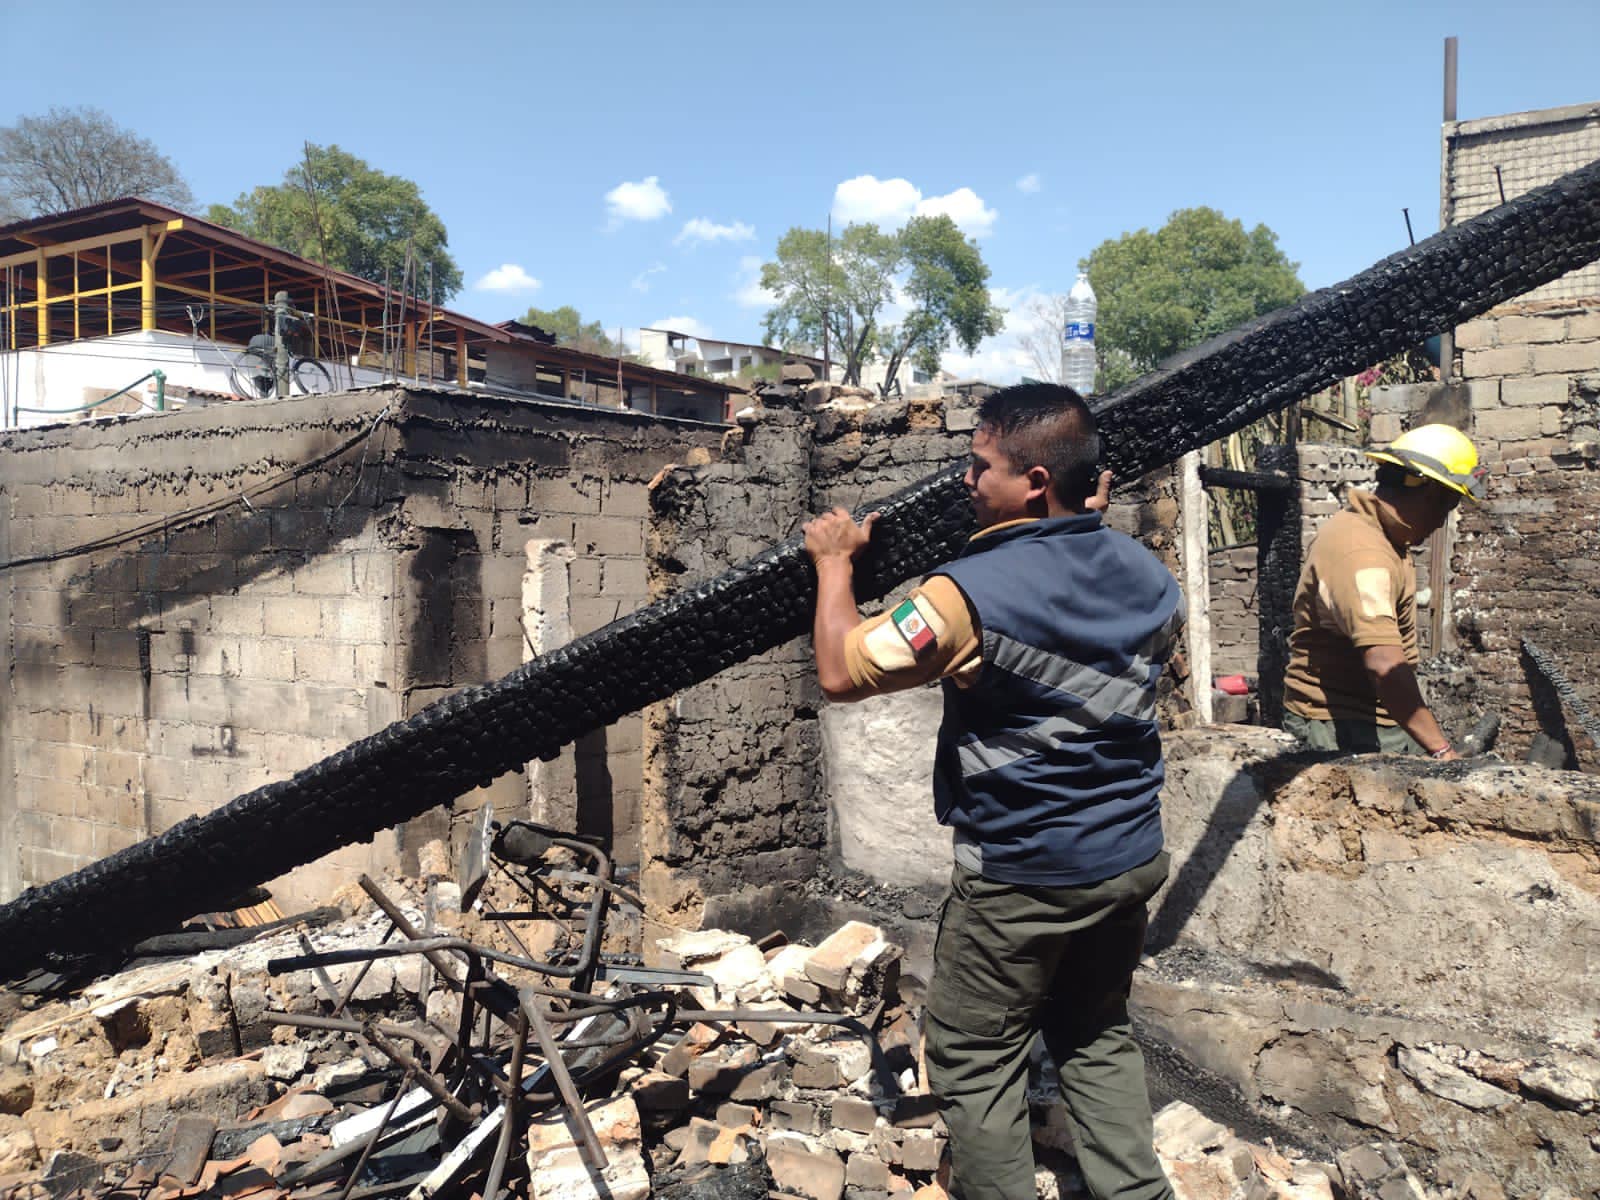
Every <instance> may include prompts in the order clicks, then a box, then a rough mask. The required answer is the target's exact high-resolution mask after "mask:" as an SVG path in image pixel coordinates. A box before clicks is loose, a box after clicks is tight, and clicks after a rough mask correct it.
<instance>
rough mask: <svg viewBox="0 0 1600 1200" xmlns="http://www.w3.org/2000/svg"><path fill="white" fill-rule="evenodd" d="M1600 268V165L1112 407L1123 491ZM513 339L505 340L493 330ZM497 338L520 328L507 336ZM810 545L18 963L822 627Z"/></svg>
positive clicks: (116, 865) (440, 706)
mask: <svg viewBox="0 0 1600 1200" xmlns="http://www.w3.org/2000/svg"><path fill="white" fill-rule="evenodd" d="M1596 258H1600V161H1597V162H1595V163H1593V164H1591V165H1589V166H1587V167H1584V168H1582V169H1580V170H1578V171H1574V172H1572V173H1571V174H1569V175H1566V176H1563V177H1562V178H1561V179H1559V180H1557V181H1555V182H1554V183H1552V184H1549V185H1547V186H1545V187H1542V188H1539V189H1537V190H1535V191H1531V192H1528V193H1526V194H1525V195H1523V196H1520V197H1518V198H1517V199H1515V200H1513V201H1511V202H1510V203H1509V204H1505V205H1502V206H1501V207H1500V208H1497V209H1494V210H1492V211H1490V212H1488V213H1485V214H1483V215H1481V216H1479V217H1476V218H1474V219H1472V220H1471V221H1468V222H1465V223H1463V224H1461V225H1457V226H1454V227H1453V228H1450V229H1448V230H1445V231H1444V232H1442V233H1439V234H1436V235H1434V236H1433V237H1430V238H1428V239H1427V240H1426V241H1423V242H1421V243H1419V244H1417V245H1416V246H1414V247H1411V248H1410V249H1408V250H1405V251H1402V252H1401V253H1399V254H1396V255H1394V256H1392V257H1390V258H1387V259H1384V260H1383V261H1382V262H1380V263H1378V264H1377V265H1376V266H1373V267H1371V268H1369V269H1368V270H1366V271H1363V272H1362V273H1361V274H1359V275H1357V276H1355V277H1354V278H1353V279H1350V280H1348V281H1347V282H1345V283H1342V284H1339V285H1338V286H1336V287H1332V288H1327V289H1324V290H1322V291H1319V292H1315V293H1313V294H1311V295H1309V296H1307V297H1305V298H1304V299H1302V300H1301V301H1300V302H1298V303H1297V304H1295V305H1293V306H1291V307H1289V308H1286V309H1283V310H1281V311H1279V312H1276V313H1273V314H1271V315H1269V316H1267V317H1263V318H1261V319H1259V320H1256V321H1253V322H1251V323H1250V324H1248V325H1246V326H1244V327H1242V328H1240V329H1238V330H1236V331H1234V332H1233V333H1230V334H1227V335H1225V336H1223V337H1220V338H1216V339H1213V340H1212V341H1209V342H1207V343H1205V344H1203V345H1201V346H1198V347H1196V348H1194V349H1193V350H1189V351H1187V352H1185V353H1184V354H1182V355H1179V356H1178V357H1176V358H1174V359H1172V360H1170V361H1169V362H1167V363H1164V364H1162V366H1161V367H1159V368H1158V369H1157V370H1155V371H1153V372H1152V373H1151V374H1149V375H1147V376H1145V377H1144V378H1142V379H1140V380H1138V381H1137V382H1135V383H1133V384H1131V385H1129V386H1128V387H1126V388H1123V389H1122V390H1121V391H1119V392H1117V393H1115V394H1114V395H1112V396H1110V397H1108V398H1106V399H1105V400H1104V401H1103V402H1101V403H1099V404H1098V405H1097V406H1096V407H1097V410H1098V412H1099V414H1100V419H1101V424H1102V429H1103V431H1104V435H1105V441H1106V445H1107V461H1108V465H1109V466H1111V467H1112V468H1113V469H1114V470H1115V471H1116V472H1117V474H1118V475H1119V476H1120V477H1121V478H1124V479H1129V478H1133V477H1136V476H1138V475H1141V474H1143V473H1145V472H1146V471H1149V470H1152V469H1154V468H1156V467H1159V466H1161V465H1163V464H1165V463H1169V462H1171V461H1173V460H1174V459H1175V458H1177V457H1178V456H1179V455H1180V454H1183V453H1185V452H1186V451H1189V450H1193V449H1197V448H1199V447H1200V446H1203V445H1206V444H1208V443H1210V442H1212V441H1215V440H1216V439H1218V438H1220V437H1224V436H1226V435H1227V434H1229V433H1232V432H1234V431H1235V430H1238V429H1241V428H1243V427H1244V426H1245V425H1247V424H1249V423H1250V422H1251V421H1253V420H1255V419H1256V418H1258V417H1260V416H1262V415H1264V414H1266V413H1268V412H1271V411H1273V410H1275V409H1277V408H1281V407H1282V406H1284V405H1286V404H1289V403H1291V402H1294V401H1297V400H1299V399H1300V398H1301V397H1303V396H1305V395H1307V394H1309V393H1311V392H1313V391H1315V390H1316V389H1318V388H1320V387H1324V386H1326V385H1327V384H1329V383H1331V382H1333V381H1334V380H1336V379H1339V378H1341V377H1343V376H1344V375H1346V374H1350V373H1352V372H1354V371H1357V370H1359V369H1361V368H1363V367H1365V366H1368V365H1370V364H1371V363H1373V362H1376V361H1377V360H1379V359H1381V358H1383V357H1385V356H1387V355H1389V354H1393V353H1395V352H1397V351H1400V350H1404V349H1406V348H1408V347H1411V346H1415V345H1417V344H1418V343H1420V342H1421V341H1422V340H1423V339H1424V338H1426V337H1428V336H1429V335H1431V334H1434V333H1437V332H1440V331H1441V330H1443V329H1446V328H1449V327H1451V326H1453V325H1456V324H1458V323H1459V322H1461V321H1464V320H1466V319H1468V318H1470V317H1473V316H1475V315H1477V314H1479V313H1482V312H1485V311H1487V310H1488V309H1490V308H1493V307H1494V306H1495V305H1497V304H1500V303H1502V302H1504V301H1506V300H1510V299H1511V298H1513V297H1515V296H1519V295H1522V294H1523V293H1525V292H1528V291H1530V290H1532V289H1533V288H1536V287H1538V286H1540V285H1541V284H1544V283H1547V282H1549V281H1551V280H1553V279H1557V278H1559V277H1560V276H1562V275H1564V274H1566V273H1567V272H1569V271H1571V270H1574V269H1576V268H1578V267H1581V266H1583V265H1585V264H1587V263H1589V262H1592V261H1594V260H1595V259H1596ZM496 332H501V331H496ZM502 336H505V335H504V334H502ZM960 476H961V468H960V467H956V468H952V469H950V470H947V471H943V472H940V473H938V474H936V475H933V476H931V477H929V478H928V479H926V480H924V481H922V482H921V483H919V484H916V485H914V486H913V487H911V488H909V489H907V490H905V491H903V492H901V493H899V494H898V495H897V496H895V497H892V498H891V499H890V500H888V501H887V502H884V503H882V504H879V505H875V506H874V507H876V508H879V509H880V510H881V511H882V512H883V514H884V515H883V517H882V519H881V520H880V522H879V524H878V533H877V536H876V539H875V544H874V547H873V550H872V552H871V553H870V554H869V555H868V556H866V558H865V561H864V562H863V565H862V566H863V569H862V571H861V573H860V575H859V576H858V580H859V586H860V590H861V594H862V595H863V597H864V598H865V597H868V596H877V595H882V594H883V593H884V592H886V591H887V590H888V589H889V588H891V587H892V586H894V585H895V584H896V583H898V582H899V581H901V580H903V579H906V578H908V577H910V576H912V575H915V574H919V573H922V572H925V571H927V570H928V569H930V568H932V567H933V566H935V565H937V564H938V563H939V562H941V561H942V560H944V559H946V558H948V557H949V556H950V555H951V554H952V553H953V552H954V550H955V549H956V547H958V546H959V545H960V543H961V541H962V540H963V539H964V538H965V537H966V536H967V534H968V533H970V531H971V528H972V515H971V512H970V508H969V506H968V504H967V501H966V496H965V492H964V490H963V489H962V487H961V480H960ZM814 594H815V576H814V574H813V572H812V569H811V565H810V562H809V560H808V559H807V558H806V555H805V552H804V550H803V548H802V547H801V545H800V542H799V540H798V539H794V540H791V541H789V542H786V543H784V544H783V545H781V546H778V547H775V548H774V549H771V550H769V551H767V552H766V553H764V554H761V555H759V556H757V557H756V558H754V559H752V560H750V561H749V562H747V563H745V564H743V565H742V566H739V567H737V568H735V569H733V570H731V571H729V572H727V573H726V574H724V575H722V576H719V577H718V578H716V579H713V580H711V581H709V582H707V583H704V584H701V585H700V586H698V587H695V588H692V589H688V590H686V591H684V592H681V593H679V594H677V595H674V596H671V597H669V598H667V599H665V600H662V601H659V602H657V603H655V604H653V605H651V606H649V607H648V608H645V609H642V610H640V611H639V612H637V613H635V614H633V615H631V616H629V617H626V618H624V619H622V620H620V621H617V622H614V623H613V624H611V625H608V626H606V627H605V628H604V629H601V630H599V631H597V632H595V633H593V634H590V635H588V636H587V637H584V638H581V639H579V640H578V641H576V642H574V643H572V644H571V645H569V646H565V647H562V648H561V649H559V650H556V651H554V652H552V653H550V654H546V655H544V656H542V657H540V658H538V659H536V660H534V661H533V662H531V663H528V664H526V665H524V666H522V667H520V668H518V669H517V670H516V671H513V672H512V673H511V674H510V675H508V676H506V677H505V678H503V679H501V680H499V681H497V682H495V683H493V684H490V685H488V686H484V687H470V688H466V689H465V690H463V691H461V692H458V693H456V694H454V695H452V696H449V697H446V698H445V699H444V700H441V701H439V702H438V703H436V704H433V705H431V706H429V707H428V708H426V709H424V710H423V711H421V712H419V713H417V714H416V715H415V716H413V717H412V718H410V719H409V720H406V721H402V722H397V723H395V724H394V725H391V726H389V727H388V728H386V729H384V730H381V731H379V732H378V733H375V734H372V735H371V736H369V737H366V738H363V739H362V740H360V741H358V742H356V743H354V744H353V745H351V746H349V747H347V748H345V749H344V750H341V751H339V752H338V753H337V754H334V755H332V756H331V757H329V758H327V759H324V760H323V761H322V762H319V763H316V764H314V765H312V766H310V767H308V768H306V769H305V770H303V771H301V772H299V773H298V774H296V775H295V776H294V777H293V778H292V779H288V780H283V781H280V782H276V783H272V784H269V785H267V786H266V787H263V788H258V789H257V790H255V791H253V792H250V793H248V794H246V795H244V796H241V797H239V798H238V799H237V800H235V801H233V802H232V803H231V804H228V805H225V806H224V807H222V808H219V809H217V810H215V811H214V812H211V813H208V814H206V815H205V816H203V817H192V818H190V819H188V820H186V821H183V822H181V823H180V824H178V825H177V826H174V827H173V828H172V829H170V830H168V831H167V832H166V833H163V834H161V835H160V836H158V837H154V838H150V839H148V840H147V841H144V842H141V843H139V844H138V845H135V846H132V847H129V848H128V849H126V850H123V851H121V852H119V853H117V854H115V855H113V856H111V857H110V858H107V859H103V860H102V861H100V862H97V863H93V864H91V865H90V866H88V867H85V868H84V869H82V870H80V871H78V872H76V873H74V874H72V875H69V876H66V877H64V878H62V879H58V880H55V881H54V882H52V883H48V884H44V885H42V886H39V887H36V888H32V889H30V890H28V891H27V892H25V893H23V894H22V895H21V896H20V897H18V898H17V899H16V900H14V901H12V902H11V903H10V904H8V905H6V906H5V907H4V908H0V946H3V947H4V948H5V950H4V954H5V958H4V965H5V966H6V967H7V968H8V969H9V970H11V971H20V970H22V969H25V968H27V967H30V966H33V965H36V964H38V963H41V962H44V961H46V960H47V959H49V958H50V957H51V956H52V955H59V954H63V953H71V952H85V951H92V950H103V949H110V948H116V947H120V946H123V945H126V944H128V943H129V942H131V941H134V940H136V939H137V938H138V937H140V936H143V935H145V934H149V933H154V932H158V931H160V930H163V929H168V928H171V927H172V926H174V925H175V924H177V923H178V922H179V921H181V920H183V919H184V918H186V917H188V916H190V915H191V914H193V913H195V912H199V911H204V910H207V909H210V908H214V907H216V906H217V905H219V904H221V903H222V902H223V901H224V900H225V899H226V898H227V897H228V896H230V895H233V894H236V893H237V891H238V889H239V888H240V887H242V886H244V885H247V884H250V883H253V882H259V881H262V880H266V879H272V878H275V877H276V876H278V875H280V874H283V873H284V872H286V871H288V870H291V869H293V868H294V867H296V866H299V865H301V864H303V863H306V862H310V861H312V860H314V859H316V858H318V857H320V856H322V855H323V854H326V853H328V852H330V851H332V850H334V849H337V848H338V847H340V846H344V845H349V844H351V843H353V842H359V841H367V840H370V839H371V838H372V837H373V836H374V835H375V834H376V833H377V832H378V831H379V830H381V829H386V828H388V827H390V826H393V825H395V824H397V823H398V822H401V821H405V820H408V819H410V818H412V817H414V816H416V815H417V814H419V813H421V812H424V811H426V810H427V809H429V808H432V807H433V806H435V805H437V804H441V803H444V802H445V801H447V800H450V799H452V798H454V797H456V796H458V795H460V794H462V793H463V792H465V791H467V790H469V789H471V788H473V787H475V786H478V785H479V784H483V783H487V782H488V781H489V780H491V779H493V778H495V777H496V776H498V775H500V774H503V773H504V772H506V771H510V770H514V769H518V768H520V767H521V766H522V765H523V764H524V763H525V762H527V761H528V760H529V759H531V758H535V757H539V758H552V757H554V756H555V755H556V754H557V753H558V752H559V751H560V749H561V747H562V746H565V745H567V744H568V743H570V742H572V741H573V740H575V739H576V738H577V737H579V736H581V735H583V734H585V733H587V732H589V731H590V730H593V729H597V728H600V727H602V726H605V725H608V724H610V723H611V722H613V721H615V720H617V719H618V718H620V717H622V716H624V715H626V714H627V713H630V712H633V711H635V710H637V709H639V708H642V707H644V706H645V705H647V704H649V703H651V702H653V701H656V700H660V699H664V698H665V697H667V696H669V695H671V694H672V693H674V692H676V691H678V690H680V689H681V688H684V687H687V686H689V685H691V684H693V683H696V682H699V681H700V680H703V679H706V678H709V677H710V676H712V675H714V674H716V673H717V672H718V671H720V670H722V669H723V668H724V667H728V666H731V665H733V664H734V663H737V662H741V661H743V660H745V659H747V658H749V657H751V656H752V655H755V654H759V653H761V652H762V651H764V650H767V649H770V648H772V647H774V646H777V645H780V644H782V643H783V642H786V641H788V640H789V639H790V638H793V637H795V636H797V635H799V634H801V633H804V632H805V631H806V628H807V625H808V622H809V619H810V614H811V607H812V602H813V598H814Z"/></svg>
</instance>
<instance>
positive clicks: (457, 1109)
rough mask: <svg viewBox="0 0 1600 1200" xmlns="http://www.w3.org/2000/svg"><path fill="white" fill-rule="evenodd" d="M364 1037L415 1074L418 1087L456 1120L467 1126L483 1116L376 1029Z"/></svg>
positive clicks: (394, 1061) (389, 1057) (386, 1055)
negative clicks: (452, 1093)
mask: <svg viewBox="0 0 1600 1200" xmlns="http://www.w3.org/2000/svg"><path fill="white" fill-rule="evenodd" d="M362 1036H363V1037H365V1038H366V1039H367V1040H368V1041H369V1042H371V1043H372V1046H373V1049H375V1050H377V1051H378V1052H379V1053H380V1054H382V1055H383V1056H384V1057H385V1058H387V1059H389V1061H390V1062H392V1063H394V1064H395V1065H396V1066H398V1067H401V1068H403V1069H404V1070H407V1071H411V1072H414V1073H415V1074H416V1077H417V1086H418V1087H420V1088H421V1089H422V1090H423V1091H425V1092H427V1093H428V1095H430V1096H432V1097H433V1098H434V1099H435V1100H437V1101H438V1102H439V1104H440V1106H441V1107H442V1108H443V1109H444V1110H445V1111H446V1112H448V1113H449V1114H450V1115H451V1116H452V1117H454V1118H455V1119H456V1120H458V1121H460V1122H462V1123H463V1124H465V1125H471V1124H472V1123H473V1122H475V1121H476V1120H477V1119H478V1117H479V1116H481V1115H482V1113H481V1111H480V1110H478V1109H476V1108H469V1107H468V1106H467V1105H465V1104H463V1103H461V1101H459V1100H457V1099H456V1098H455V1097H454V1096H452V1095H451V1094H450V1089H448V1088H447V1087H445V1086H444V1084H442V1083H440V1082H439V1081H438V1080H437V1079H436V1078H434V1076H433V1073H432V1072H431V1071H425V1070H423V1068H422V1064H421V1063H419V1062H418V1061H417V1060H416V1059H414V1058H412V1057H411V1055H410V1054H408V1053H406V1051H405V1050H403V1049H401V1048H400V1047H399V1046H397V1045H396V1044H395V1043H394V1042H393V1041H391V1040H390V1039H389V1038H387V1037H385V1036H384V1035H383V1034H381V1033H379V1032H378V1031H377V1030H376V1029H374V1028H372V1027H371V1026H368V1027H367V1028H366V1030H365V1031H364V1032H363V1033H362Z"/></svg>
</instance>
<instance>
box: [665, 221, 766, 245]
mask: <svg viewBox="0 0 1600 1200" xmlns="http://www.w3.org/2000/svg"><path fill="white" fill-rule="evenodd" d="M755 236H756V227H755V226H754V225H746V224H745V223H744V222H743V221H735V222H734V223H733V224H732V225H718V224H717V223H716V222H715V221H708V220H707V219H706V218H705V217H695V218H693V219H692V220H690V221H689V222H688V223H687V224H685V225H684V227H683V230H682V232H680V233H679V234H678V236H677V237H675V238H673V239H672V244H673V245H674V246H681V245H683V243H685V242H691V243H696V242H748V241H750V240H751V239H752V238H754V237H755Z"/></svg>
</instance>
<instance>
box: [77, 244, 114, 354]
mask: <svg viewBox="0 0 1600 1200" xmlns="http://www.w3.org/2000/svg"><path fill="white" fill-rule="evenodd" d="M81 291H83V285H82V284H81V283H79V282H78V256H77V254H76V253H74V254H73V256H72V340H73V341H77V340H78V339H79V338H81V337H82V336H83V333H82V331H81V330H80V328H79V325H78V293H79V292H81ZM106 303H107V304H109V303H111V301H109V300H107V301H106Z"/></svg>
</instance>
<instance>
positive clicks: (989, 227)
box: [917, 187, 1000, 238]
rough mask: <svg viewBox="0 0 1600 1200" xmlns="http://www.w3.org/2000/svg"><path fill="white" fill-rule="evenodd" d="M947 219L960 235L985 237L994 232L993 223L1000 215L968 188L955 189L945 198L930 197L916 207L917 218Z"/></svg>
mask: <svg viewBox="0 0 1600 1200" xmlns="http://www.w3.org/2000/svg"><path fill="white" fill-rule="evenodd" d="M940 215H943V216H946V217H949V218H950V219H951V220H952V221H954V222H955V223H956V228H957V229H959V230H961V232H962V233H966V234H970V235H971V236H973V237H980V238H981V237H987V236H988V235H989V234H991V233H993V232H994V223H995V221H996V220H997V219H998V218H999V216H1000V214H999V213H997V212H996V211H995V210H994V209H992V208H989V207H987V206H986V205H985V204H984V202H983V199H982V198H981V197H980V196H979V195H978V193H977V192H975V191H973V190H972V189H971V188H969V187H963V188H957V189H956V190H955V191H953V192H951V193H949V194H948V195H945V196H930V197H928V199H926V200H924V201H922V202H921V203H920V204H918V205H917V216H919V217H937V216H940Z"/></svg>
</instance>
